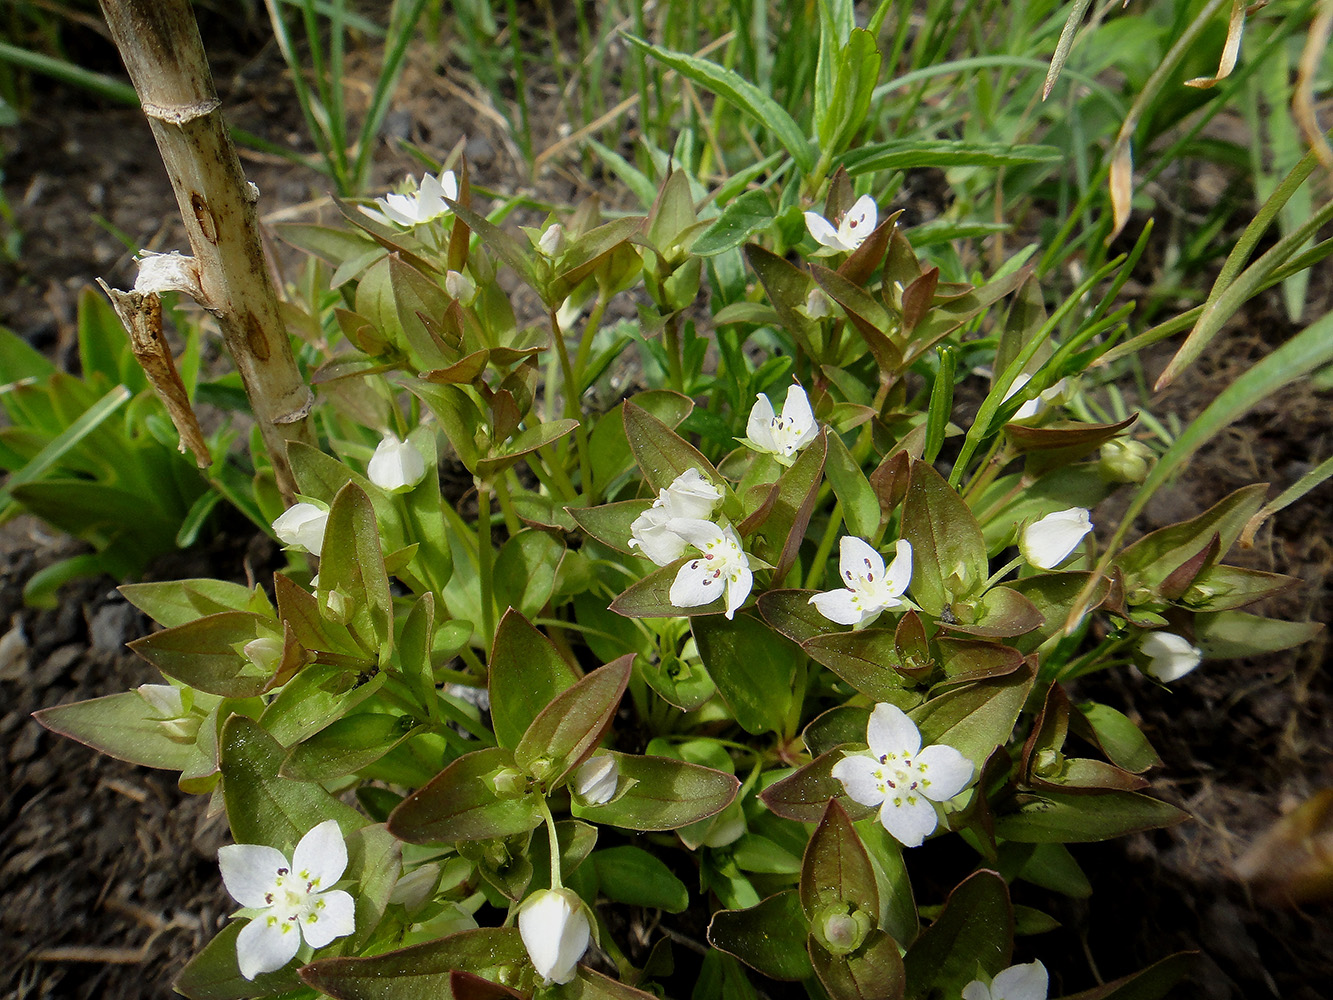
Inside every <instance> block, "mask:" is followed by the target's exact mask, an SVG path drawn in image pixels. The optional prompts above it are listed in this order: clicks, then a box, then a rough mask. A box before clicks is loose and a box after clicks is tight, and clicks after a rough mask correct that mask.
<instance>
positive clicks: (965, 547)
mask: <svg viewBox="0 0 1333 1000" xmlns="http://www.w3.org/2000/svg"><path fill="white" fill-rule="evenodd" d="M901 534H902V537H903V538H905V539H907V540H908V541H909V542H911V543H912V563H913V573H912V588H911V593H912V599H913V600H915V601H916V603H917V604H919V605H920V606H921V609H922V610H923V611H925V612H926V613H927V614H931V615H934V616H936V617H939V616H940V615H942V614H943V613H944V609H945V608H947V607H948V606H949V605H950V604H951V603H953V602H954V601H955V600H959V599H961V598H966V597H968V596H969V595H970V594H972V593H973V592H975V591H976V590H977V589H978V588H980V587H981V586H982V584H984V583H985V581H986V577H987V573H988V571H987V560H986V543H985V541H984V540H983V539H982V536H981V529H980V528H979V527H977V522H976V519H975V518H974V517H973V516H972V512H971V511H970V510H968V508H967V504H965V503H963V501H962V498H960V497H959V496H958V494H957V493H956V492H955V491H954V489H953V487H951V486H950V485H949V484H948V483H947V482H945V481H944V479H943V478H941V476H940V474H939V473H938V472H936V471H935V470H934V469H933V468H931V467H930V466H929V465H927V464H926V463H925V462H919V461H918V462H914V463H913V464H912V473H911V479H910V481H909V483H908V486H907V496H906V497H905V499H904V501H903V519H902V529H901Z"/></svg>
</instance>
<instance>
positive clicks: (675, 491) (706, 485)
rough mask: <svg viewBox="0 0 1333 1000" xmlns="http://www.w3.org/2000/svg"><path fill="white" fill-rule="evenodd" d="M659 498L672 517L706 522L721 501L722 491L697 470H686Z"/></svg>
mask: <svg viewBox="0 0 1333 1000" xmlns="http://www.w3.org/2000/svg"><path fill="white" fill-rule="evenodd" d="M660 498H661V500H662V503H663V505H664V506H665V507H666V509H667V512H668V513H669V514H670V515H671V516H672V517H688V518H695V519H699V520H707V519H708V518H709V517H712V515H713V508H714V507H715V506H716V505H717V502H718V501H719V500H721V499H722V491H721V490H719V489H718V488H717V487H716V486H714V485H713V484H712V483H710V482H709V481H708V480H707V479H706V478H705V477H704V475H703V473H701V472H700V471H699V470H698V469H686V470H685V471H684V472H682V473H681V474H680V475H679V476H677V477H676V478H675V480H674V481H673V482H672V483H671V485H670V486H668V487H667V488H666V489H665V490H663V491H662V492H661V494H660Z"/></svg>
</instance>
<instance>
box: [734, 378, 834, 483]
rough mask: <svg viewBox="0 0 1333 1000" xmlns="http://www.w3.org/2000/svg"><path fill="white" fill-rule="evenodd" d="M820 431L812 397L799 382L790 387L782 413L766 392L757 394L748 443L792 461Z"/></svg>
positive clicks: (785, 462) (784, 461) (746, 429)
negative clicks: (777, 414) (777, 413)
mask: <svg viewBox="0 0 1333 1000" xmlns="http://www.w3.org/2000/svg"><path fill="white" fill-rule="evenodd" d="M818 431H819V425H818V424H816V423H815V414H814V411H813V410H811V409H810V399H809V397H807V396H806V394H805V390H804V389H802V388H801V387H800V386H799V385H793V386H792V387H791V388H789V389H788V390H787V399H786V400H785V401H784V402H783V404H782V415H781V416H775V415H774V413H773V404H772V403H770V402H769V400H768V397H767V396H765V395H764V394H763V393H762V392H761V393H760V394H759V395H758V396H757V397H756V398H755V403H754V406H753V407H752V408H751V410H750V419H749V421H748V422H747V423H746V425H745V444H747V445H748V446H749V447H751V448H753V449H754V450H755V451H761V452H766V453H768V454H770V455H773V456H774V457H776V458H777V460H778V461H779V462H781V463H782V464H783V465H791V464H792V462H794V461H795V460H796V457H795V456H796V453H797V452H798V451H800V450H801V449H802V448H804V447H805V446H806V445H808V444H809V443H810V442H811V441H813V440H814V439H815V434H817V433H818Z"/></svg>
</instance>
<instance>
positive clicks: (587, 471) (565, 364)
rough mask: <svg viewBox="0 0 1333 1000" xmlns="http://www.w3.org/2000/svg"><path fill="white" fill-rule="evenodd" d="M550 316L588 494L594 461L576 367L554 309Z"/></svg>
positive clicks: (552, 333) (568, 415)
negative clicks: (581, 410) (575, 422)
mask: <svg viewBox="0 0 1333 1000" xmlns="http://www.w3.org/2000/svg"><path fill="white" fill-rule="evenodd" d="M550 315H551V336H552V337H553V338H554V339H555V349H556V352H557V353H558V354H559V356H560V370H561V371H562V372H563V373H564V377H565V416H566V417H568V418H569V419H571V420H578V421H579V422H578V426H576V427H575V428H574V448H575V450H576V451H577V452H578V456H579V482H580V483H582V484H583V492H584V493H585V494H588V493H590V491H591V490H592V460H591V459H590V458H589V457H588V430H587V428H585V427H584V426H583V421H582V420H579V396H580V393H579V382H578V378H577V377H576V376H575V373H574V365H573V364H572V363H571V362H570V360H569V345H567V344H566V343H565V335H564V332H563V331H562V330H561V329H560V323H559V321H558V320H557V319H556V315H555V310H554V309H552V310H551V313H550ZM589 500H591V497H589Z"/></svg>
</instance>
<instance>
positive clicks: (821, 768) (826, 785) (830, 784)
mask: <svg viewBox="0 0 1333 1000" xmlns="http://www.w3.org/2000/svg"><path fill="white" fill-rule="evenodd" d="M842 758H843V752H842V748H841V747H835V748H834V749H832V750H829V751H827V752H825V753H822V754H820V755H819V756H818V757H816V758H815V759H814V760H812V761H811V762H810V763H809V764H806V765H805V766H804V767H800V768H797V769H796V771H794V772H793V773H791V774H789V775H787V777H785V778H783V779H781V780H780V781H775V782H774V783H773V784H771V785H769V786H768V787H767V788H766V789H764V791H762V792H761V793H760V794H759V798H760V800H762V801H763V803H764V805H766V806H768V809H769V812H771V813H773V814H774V815H775V816H781V817H782V818H783V819H794V820H796V821H797V822H798V823H818V822H819V820H820V819H821V818H822V817H823V815H824V810H825V808H827V806H828V803H829V800H830V799H837V798H840V799H841V801H842V805H843V807H844V808H845V809H846V810H847V812H848V814H849V815H851V816H852V817H853V819H857V820H861V819H865V817H867V816H869V815H871V813H872V811H873V810H871V809H869V808H868V807H866V806H863V805H860V804H859V803H856V802H853V801H852V800H851V799H848V798H846V797H845V796H844V793H843V787H842V782H841V781H839V780H838V779H837V778H835V777H833V765H834V764H836V763H838V761H840V760H842Z"/></svg>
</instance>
